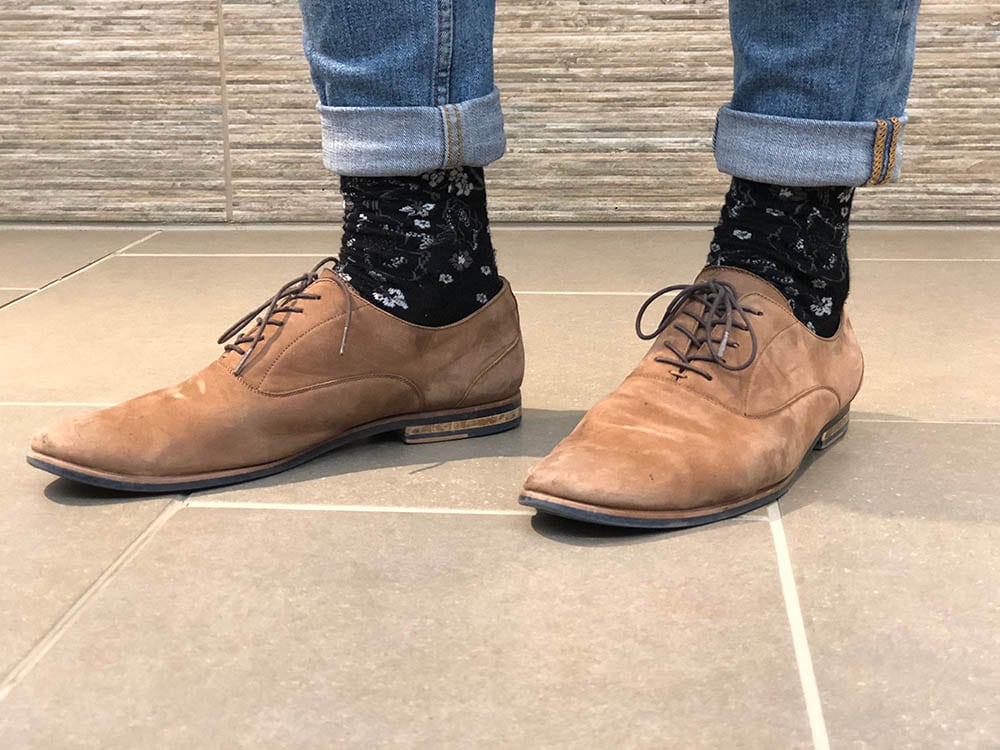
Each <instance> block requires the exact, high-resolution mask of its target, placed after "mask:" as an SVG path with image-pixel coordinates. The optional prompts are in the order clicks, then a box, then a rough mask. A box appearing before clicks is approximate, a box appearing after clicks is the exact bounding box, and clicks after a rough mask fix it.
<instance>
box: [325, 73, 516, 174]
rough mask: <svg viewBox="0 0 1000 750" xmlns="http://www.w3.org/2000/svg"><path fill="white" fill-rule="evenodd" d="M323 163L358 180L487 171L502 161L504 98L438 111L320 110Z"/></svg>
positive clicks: (490, 97) (488, 98)
mask: <svg viewBox="0 0 1000 750" xmlns="http://www.w3.org/2000/svg"><path fill="white" fill-rule="evenodd" d="M316 108H317V109H318V110H319V111H320V116H321V118H322V125H323V163H324V164H325V165H326V167H327V169H330V170H332V171H334V172H336V173H337V174H342V175H350V176H354V177H390V176H397V175H416V174H423V173H424V172H430V171H432V170H435V169H445V168H450V167H459V166H463V165H464V166H470V167H483V166H486V165H487V164H490V163H491V162H494V161H496V160H497V159H499V158H500V157H501V156H503V153H504V150H505V149H506V147H507V141H506V138H505V137H504V129H503V112H502V111H501V109H500V92H499V91H497V89H495V88H494V89H493V91H492V92H490V93H489V94H487V95H486V96H482V97H479V98H477V99H468V100H466V101H464V102H459V103H457V104H442V105H441V106H438V107H327V106H324V105H322V104H320V105H317V107H316Z"/></svg>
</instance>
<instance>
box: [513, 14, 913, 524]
mask: <svg viewBox="0 0 1000 750" xmlns="http://www.w3.org/2000/svg"><path fill="white" fill-rule="evenodd" d="M731 8H732V24H733V41H734V52H735V59H736V67H735V74H736V81H735V91H734V95H733V100H732V102H730V104H729V105H727V106H726V107H723V109H722V111H721V112H720V113H719V120H718V125H717V128H716V137H715V151H716V158H717V161H718V163H719V167H720V169H721V170H722V171H724V172H727V173H729V174H731V175H733V178H734V179H733V185H732V187H731V189H730V194H729V197H728V198H727V201H726V205H725V207H724V208H723V214H722V221H721V222H720V227H719V228H718V229H717V230H716V235H715V240H714V243H713V247H712V252H711V254H710V256H709V265H708V266H707V267H706V268H705V269H704V270H703V271H702V273H701V274H700V275H699V277H698V279H696V281H695V283H694V284H691V285H678V286H676V287H668V288H667V289H665V290H662V292H660V293H657V295H654V296H653V297H652V298H650V300H649V301H648V302H647V304H646V305H644V306H643V308H642V309H641V310H640V316H639V319H638V320H637V322H636V327H637V331H639V332H640V335H641V336H642V337H643V338H647V339H651V340H653V344H652V346H651V348H650V350H649V352H648V353H647V355H646V357H644V359H643V360H642V361H641V362H640V363H639V365H638V366H637V367H636V368H635V370H633V372H632V373H631V375H629V377H628V378H626V380H625V381H624V383H622V385H621V386H619V388H618V389H616V390H615V391H614V392H613V393H611V394H610V395H609V396H607V397H605V398H604V399H602V400H601V401H600V402H598V404H597V405H596V406H595V407H594V408H593V409H591V410H590V412H588V414H587V415H586V416H585V417H584V419H583V421H582V422H581V423H580V424H579V425H578V426H577V428H576V429H575V430H574V431H573V433H572V434H571V435H570V436H569V437H567V438H566V439H565V440H564V441H562V443H560V444H559V445H558V446H557V447H556V449H555V450H554V451H553V452H552V453H551V454H550V455H549V456H548V457H547V458H545V459H544V460H543V461H541V462H540V463H539V464H538V465H536V466H535V468H534V469H533V470H532V472H531V473H530V474H529V476H528V478H527V480H526V482H525V488H524V491H523V493H522V497H521V502H522V503H524V504H526V505H529V506H533V507H536V508H539V509H541V510H544V511H547V512H550V513H555V514H559V515H564V516H569V517H573V518H577V519H580V520H586V521H591V522H595V523H603V524H610V525H621V526H637V527H652V528H670V527H681V526H692V525H696V524H701V523H707V522H710V521H715V520H719V519H721V518H727V517H730V516H733V515H737V514H739V513H743V512H746V511H748V510H750V509H752V508H755V507H759V506H761V505H763V504H766V503H769V502H772V501H773V500H775V499H777V498H778V497H780V496H781V495H782V494H783V493H784V492H786V491H787V490H788V488H789V486H790V485H791V483H792V482H793V481H794V480H795V478H796V476H797V474H798V472H799V470H800V469H801V467H802V466H803V465H804V464H805V461H806V456H807V455H808V454H809V453H810V451H812V450H822V449H825V448H827V447H829V446H830V445H832V444H833V443H835V442H836V441H837V440H838V439H839V438H840V437H842V436H843V435H844V433H845V431H846V429H847V425H848V414H849V407H850V402H851V400H852V399H853V397H854V396H855V394H856V393H857V391H858V389H859V388H860V385H861V375H862V368H863V365H862V357H861V350H860V347H859V346H858V343H857V340H856V339H855V337H854V333H853V329H852V327H851V324H850V321H849V320H848V318H847V316H846V314H844V315H841V316H839V319H838V320H837V325H835V326H829V328H827V327H826V324H827V323H828V321H827V320H825V318H826V316H824V315H817V314H816V313H815V312H813V311H812V309H811V308H812V305H813V304H816V302H815V299H816V297H815V296H813V298H812V300H810V299H809V297H810V295H811V294H813V295H814V294H815V293H814V291H813V290H821V289H824V288H830V287H833V286H838V285H839V290H838V294H840V295H841V297H843V296H846V281H847V275H846V274H847V267H846V225H847V219H848V217H849V212H850V201H851V197H852V191H853V188H854V187H855V186H858V185H862V184H884V183H885V182H887V181H889V180H891V179H892V178H893V176H894V175H895V174H896V173H898V171H899V166H900V158H899V149H900V144H901V138H902V128H903V124H904V123H905V115H904V114H903V104H904V102H905V98H906V90H907V88H908V85H909V76H910V69H911V66H912V59H913V21H914V17H915V14H916V3H915V2H909V1H908V0H878V1H877V2H872V3H849V2H846V0H838V2H836V3H832V4H831V3H826V2H822V3H821V2H818V1H814V0H807V1H806V2H793V1H792V0H769V1H768V2H765V3H759V2H752V1H751V0H732V3H731ZM831 255H832V256H833V258H832V260H831V259H830V256H831ZM817 281H818V282H820V284H816V283H815V282H817ZM823 284H826V285H827V286H826V287H823V286H822V285H823ZM667 292H676V296H675V297H674V299H673V301H672V302H671V304H670V305H669V307H668V308H667V310H666V312H665V313H664V314H663V317H662V318H661V320H660V322H659V324H658V325H657V326H656V327H655V328H654V330H653V331H651V332H648V333H646V332H644V331H641V318H642V315H643V313H644V312H645V311H646V309H647V307H648V305H649V304H650V303H652V302H655V300H656V298H657V296H658V295H659V294H662V293H667ZM831 296H832V295H831ZM820 300H822V298H820ZM840 301H842V299H841V300H840ZM793 303H794V304H795V307H797V308H799V309H798V310H796V309H795V308H793V306H792V305H793ZM834 304H836V303H835V302H834V300H833V299H831V301H830V305H829V307H830V308H831V311H832V309H833V307H834ZM824 308H825V305H823V306H821V307H820V309H821V310H823V309H824ZM803 309H805V310H806V311H808V312H811V313H812V315H813V318H814V319H815V321H819V322H818V324H817V322H814V320H813V319H810V317H809V316H807V315H803V314H802V313H803ZM836 312H838V313H839V312H840V311H839V309H838V310H837V311H836ZM820 319H823V320H820ZM809 323H812V325H811V326H810V325H808V324H809ZM821 326H822V327H823V328H824V330H822V331H820V330H818V329H819V328H820V327H821ZM817 333H822V334H825V335H817Z"/></svg>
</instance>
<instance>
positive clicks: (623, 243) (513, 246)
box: [492, 226, 712, 309]
mask: <svg viewBox="0 0 1000 750" xmlns="http://www.w3.org/2000/svg"><path fill="white" fill-rule="evenodd" d="M492 234H493V238H494V245H495V247H496V252H497V263H498V265H499V268H500V271H501V273H503V274H504V275H505V276H507V277H508V278H509V279H510V281H511V286H512V287H513V289H514V291H515V292H530V291H536V290H542V291H585V292H594V291H615V292H636V293H637V296H636V297H635V298H634V299H633V300H632V302H631V304H632V307H633V309H635V308H638V306H639V304H640V303H641V302H642V300H643V297H644V296H646V295H649V294H652V293H653V292H655V291H656V290H657V289H660V288H662V287H665V286H668V285H671V284H687V283H689V282H690V281H691V280H692V279H694V277H695V276H696V275H697V274H698V271H699V270H700V269H701V268H702V266H704V264H705V255H706V253H707V252H708V243H709V241H710V240H711V237H712V232H711V229H710V228H709V227H707V226H705V227H697V228H692V229H687V228H662V229H661V228H642V229H632V230H628V229H625V228H624V227H614V226H604V227H599V228H573V229H567V228H560V227H539V228H530V227H529V228H526V227H507V228H505V227H502V226H501V227H497V228H495V229H494V230H493V232H492Z"/></svg>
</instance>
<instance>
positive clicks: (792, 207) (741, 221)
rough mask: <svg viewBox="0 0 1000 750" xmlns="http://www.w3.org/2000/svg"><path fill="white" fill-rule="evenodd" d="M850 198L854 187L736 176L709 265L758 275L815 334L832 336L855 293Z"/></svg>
mask: <svg viewBox="0 0 1000 750" xmlns="http://www.w3.org/2000/svg"><path fill="white" fill-rule="evenodd" d="M853 196H854V188H851V187H836V186H834V187H818V188H813V187H789V186H781V185H768V184H765V183H760V182H751V181H749V180H743V179H740V178H738V177H734V178H733V181H732V185H731V186H730V189H729V192H728V193H727V194H726V200H725V204H724V205H723V207H722V212H721V218H720V221H719V224H718V225H717V226H716V228H715V236H714V239H713V242H712V245H711V252H710V253H709V256H708V263H709V264H710V265H726V266H733V267H736V268H742V269H744V270H747V271H750V272H751V273H754V274H756V275H758V276H760V277H761V278H763V279H764V280H766V281H768V282H770V283H771V284H773V285H774V286H775V287H777V288H778V290H779V291H780V292H781V293H782V294H783V295H784V296H785V298H786V299H787V300H788V304H789V306H790V307H791V308H792V312H793V313H794V314H795V316H796V317H797V318H798V319H799V320H800V321H801V322H802V323H803V324H805V325H806V326H807V327H808V328H809V329H810V330H812V331H813V332H815V333H817V334H818V335H820V336H832V335H834V334H835V333H836V332H837V329H838V328H839V326H840V318H841V314H842V311H843V305H844V301H845V300H846V299H847V294H848V291H849V287H850V269H849V266H848V260H847V233H848V226H849V221H850V213H851V201H852V199H853Z"/></svg>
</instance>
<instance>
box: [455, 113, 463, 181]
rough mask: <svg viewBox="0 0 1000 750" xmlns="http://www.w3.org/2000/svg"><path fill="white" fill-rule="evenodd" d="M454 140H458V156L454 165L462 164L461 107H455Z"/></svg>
mask: <svg viewBox="0 0 1000 750" xmlns="http://www.w3.org/2000/svg"><path fill="white" fill-rule="evenodd" d="M455 140H456V141H458V158H457V159H456V160H455V166H458V167H460V166H462V165H463V164H464V163H465V154H464V153H463V152H464V146H463V144H462V108H461V107H455Z"/></svg>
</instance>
